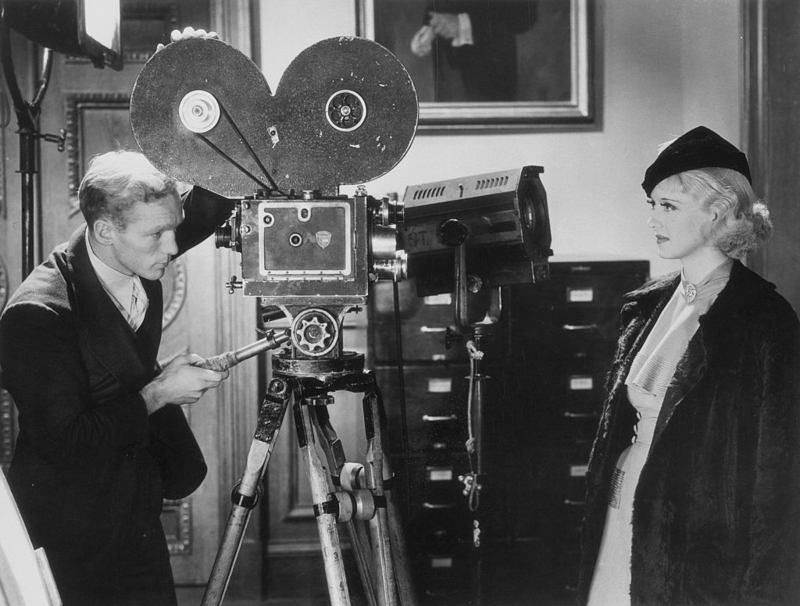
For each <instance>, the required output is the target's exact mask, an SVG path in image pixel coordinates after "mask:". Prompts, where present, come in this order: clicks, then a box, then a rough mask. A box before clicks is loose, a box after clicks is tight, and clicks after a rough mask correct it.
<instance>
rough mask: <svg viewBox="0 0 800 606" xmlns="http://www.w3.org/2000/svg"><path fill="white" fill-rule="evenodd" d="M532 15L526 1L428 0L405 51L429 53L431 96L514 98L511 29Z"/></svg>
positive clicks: (522, 26) (528, 23)
mask: <svg viewBox="0 0 800 606" xmlns="http://www.w3.org/2000/svg"><path fill="white" fill-rule="evenodd" d="M536 20H537V10H536V3H535V2H532V1H528V2H520V1H519V0H512V1H511V2H507V1H506V2H502V1H500V2H498V1H496V0H495V1H494V2H485V1H477V0H437V1H435V2H429V3H428V6H427V9H426V11H425V24H424V25H423V26H422V27H421V28H420V29H419V30H418V31H417V33H416V34H415V35H414V38H413V39H412V41H411V51H412V52H413V53H414V54H415V55H417V56H418V57H424V56H427V55H429V54H433V58H434V62H433V66H434V81H435V82H434V96H435V98H434V101H445V102H449V101H470V102H508V101H519V100H520V99H518V94H517V35H518V34H521V33H523V32H525V31H527V30H529V29H530V28H531V27H532V26H533V25H534V24H535V23H536ZM456 76H457V77H456Z"/></svg>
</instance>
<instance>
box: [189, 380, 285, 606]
mask: <svg viewBox="0 0 800 606" xmlns="http://www.w3.org/2000/svg"><path fill="white" fill-rule="evenodd" d="M291 395H292V391H291V390H290V389H289V388H288V386H287V384H286V383H285V382H284V381H282V380H280V379H275V380H273V381H272V383H270V387H269V391H268V393H267V397H266V398H265V399H264V403H263V404H262V405H261V410H260V411H259V413H258V425H257V428H256V432H255V435H254V437H253V441H252V443H251V444H250V451H249V452H248V454H247V462H246V464H245V470H244V474H243V475H242V479H241V481H240V482H239V484H238V485H237V486H236V487H235V488H234V489H233V493H232V494H231V500H232V501H233V508H232V509H231V513H230V516H229V517H228V524H227V526H226V527H225V532H224V533H223V535H222V541H221V543H220V546H219V550H218V551H217V557H216V559H215V560H214V567H213V568H212V570H211V576H210V577H209V579H208V584H207V585H206V591H205V593H204V595H203V601H202V606H219V605H220V604H222V600H223V598H224V597H225V591H226V589H227V588H228V582H229V581H230V579H231V574H232V572H233V566H234V564H235V563H236V557H237V556H238V554H239V548H240V547H241V545H242V539H243V538H244V532H245V530H246V529H247V523H248V522H249V521H250V513H251V512H252V511H253V508H254V507H255V505H256V503H257V502H258V494H259V486H260V485H261V478H262V477H263V476H264V471H265V470H266V468H267V464H268V463H269V457H270V454H271V453H272V449H273V447H274V445H275V440H276V439H277V437H278V432H279V430H280V427H281V424H282V422H283V417H284V416H285V413H286V408H287V407H288V403H289V399H290V398H291Z"/></svg>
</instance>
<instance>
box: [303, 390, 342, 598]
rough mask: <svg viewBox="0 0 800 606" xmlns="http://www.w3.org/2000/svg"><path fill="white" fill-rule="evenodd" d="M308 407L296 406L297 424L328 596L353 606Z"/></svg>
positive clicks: (325, 471) (328, 486)
mask: <svg viewBox="0 0 800 606" xmlns="http://www.w3.org/2000/svg"><path fill="white" fill-rule="evenodd" d="M309 408H310V407H309V406H302V405H298V404H297V403H295V423H296V425H297V439H298V442H299V443H300V453H301V455H302V456H303V462H304V464H305V466H306V471H307V472H308V480H309V483H310V484H311V496H312V498H313V500H314V515H315V516H316V518H317V531H318V532H319V541H320V544H321V546H322V560H323V564H324V565H325V578H326V579H327V581H328V594H329V596H330V599H331V606H350V592H349V590H348V588H347V577H346V576H345V570H344V560H343V559H342V548H341V544H340V542H339V530H338V529H337V527H336V514H335V512H334V510H333V507H332V506H331V502H330V499H329V495H330V492H331V490H330V488H331V487H330V484H329V483H328V472H327V470H326V469H325V465H324V464H323V462H322V459H321V458H320V456H319V453H318V452H317V449H316V448H315V447H314V443H315V440H314V428H313V425H312V421H311V414H312V412H311V411H310V410H309Z"/></svg>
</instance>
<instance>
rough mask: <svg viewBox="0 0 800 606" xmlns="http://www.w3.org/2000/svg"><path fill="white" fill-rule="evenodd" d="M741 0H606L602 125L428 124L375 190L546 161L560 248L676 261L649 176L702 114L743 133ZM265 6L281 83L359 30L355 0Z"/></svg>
mask: <svg viewBox="0 0 800 606" xmlns="http://www.w3.org/2000/svg"><path fill="white" fill-rule="evenodd" d="M375 1H377V2H379V1H380V0H375ZM565 1H566V0H565ZM740 2H741V0H597V2H596V3H595V4H596V13H597V14H596V28H597V35H598V40H599V43H600V44H599V48H600V53H601V55H602V56H601V57H599V58H598V59H599V64H600V70H599V73H600V74H601V75H602V84H601V91H602V99H601V104H600V106H601V112H602V116H601V121H600V123H601V125H602V126H601V128H600V129H597V130H593V131H574V132H568V131H563V130H560V131H548V130H538V131H530V132H525V133H515V134H500V133H485V132H483V133H477V134H475V133H473V134H470V133H455V134H451V133H447V134H431V133H428V132H425V131H420V132H419V133H418V134H417V137H416V139H415V141H414V143H413V145H412V147H411V149H410V150H409V152H408V154H407V155H406V157H405V158H404V159H403V160H402V161H401V162H400V164H398V166H397V167H396V168H395V169H394V170H393V171H391V172H390V173H389V174H387V175H385V176H384V177H381V178H380V179H378V180H376V181H373V182H372V183H370V184H368V190H369V192H370V193H371V194H373V195H375V196H381V195H384V194H386V193H388V192H400V193H401V194H402V192H403V191H404V189H405V187H406V186H407V185H410V184H415V183H424V182H427V181H436V180H439V179H447V178H452V177H459V176H466V175H471V174H476V173H482V172H489V171H493V170H499V169H505V168H510V167H515V166H522V165H526V164H535V165H541V166H543V167H544V168H545V172H544V174H543V175H542V181H543V183H544V186H545V189H546V190H547V193H548V203H549V208H550V217H551V223H552V230H553V249H554V251H555V253H556V255H558V256H576V255H579V256H585V257H586V258H595V257H626V258H643V259H648V260H650V261H651V264H652V265H651V268H652V274H653V275H654V276H656V275H661V274H663V273H666V272H668V271H672V270H673V269H676V268H677V265H676V264H675V262H674V261H664V260H662V259H659V258H658V255H657V253H656V248H655V242H654V240H653V237H652V234H651V233H650V230H649V229H648V228H647V227H646V225H645V222H646V220H647V216H648V207H647V206H646V204H644V201H645V195H644V192H643V191H642V189H641V187H640V183H641V181H642V177H643V175H644V171H645V169H646V168H647V166H648V165H649V164H650V163H651V162H652V160H653V159H654V157H655V155H656V150H657V147H658V145H659V144H661V143H663V142H664V141H667V140H669V139H671V138H673V137H675V136H678V135H680V134H682V133H683V132H685V131H687V130H689V129H691V128H693V127H695V126H698V125H700V124H703V125H706V126H708V127H709V128H712V129H714V130H716V131H717V132H718V133H720V134H721V135H722V136H723V137H725V138H727V139H728V140H730V141H731V142H733V143H734V144H737V145H738V144H739V143H740V134H741V127H740V121H741V105H740V97H741V94H740V91H741V75H740V65H741V63H742V56H743V53H742V42H741V33H740V30H741V4H740ZM260 18H261V23H260V26H261V32H262V41H261V51H262V52H261V57H260V60H259V63H260V65H261V67H262V70H263V71H264V74H265V76H266V78H267V81H268V82H269V83H270V86H271V87H272V89H273V92H274V90H275V89H276V88H277V85H278V82H279V79H280V74H281V73H282V72H283V70H284V69H285V67H286V66H287V65H288V64H289V62H290V61H291V60H292V59H293V58H294V57H295V56H296V55H297V54H298V53H300V51H302V50H303V49H305V48H306V47H308V46H310V45H311V44H313V43H314V42H316V41H318V40H321V39H324V38H328V37H331V36H338V35H354V34H355V31H356V30H355V11H354V1H353V0H294V1H292V2H282V1H280V0H261V2H260Z"/></svg>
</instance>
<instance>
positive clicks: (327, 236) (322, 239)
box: [316, 231, 333, 248]
mask: <svg viewBox="0 0 800 606" xmlns="http://www.w3.org/2000/svg"><path fill="white" fill-rule="evenodd" d="M316 236H317V244H319V246H320V248H328V245H329V244H330V243H331V238H332V237H333V235H332V234H331V232H329V231H318V232H317V233H316Z"/></svg>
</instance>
